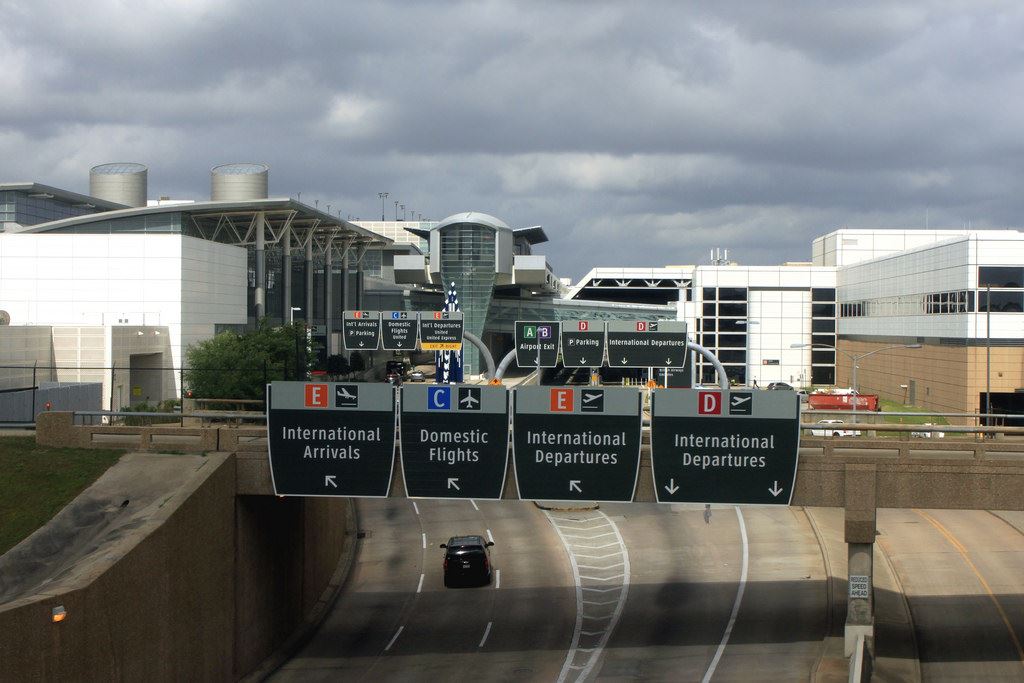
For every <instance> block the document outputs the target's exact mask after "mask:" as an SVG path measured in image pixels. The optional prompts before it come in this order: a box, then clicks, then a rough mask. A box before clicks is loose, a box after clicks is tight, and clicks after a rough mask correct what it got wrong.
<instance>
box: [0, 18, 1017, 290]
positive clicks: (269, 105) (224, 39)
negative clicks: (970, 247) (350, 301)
mask: <svg viewBox="0 0 1024 683" xmlns="http://www.w3.org/2000/svg"><path fill="white" fill-rule="evenodd" d="M836 6H837V3H822V2H816V1H808V2H798V1H795V0H794V1H790V2H771V3H768V2H751V1H749V0H748V1H744V2H739V1H736V2H730V1H727V0H718V1H716V2H714V3H708V2H693V3H685V2H665V3H656V2H650V3H642V2H623V1H619V2H607V3H604V2H594V1H587V2H584V1H582V0H579V1H573V2H563V3H558V2H552V1H550V0H547V1H544V2H536V3H533V2H517V3H511V2H479V3H475V2H474V3H468V2H467V3H455V2H451V3H449V2H426V1H417V2H381V3H368V2H352V3H344V2H331V1H324V2H307V3H283V2H257V1H254V0H246V1H245V2H240V1H236V2H227V1H224V2H202V1H200V0H179V1H175V0H160V1H159V2H155V1H154V2H143V1H140V2H131V3H125V2H121V1H117V2H115V1H111V0H92V1H90V2H80V1H79V0H70V1H47V2H36V1H34V0H32V1H22V0H16V1H12V0H0V10H2V12H0V16H2V17H3V19H2V20H0V68H2V69H3V77H2V83H3V86H2V88H0V181H23V180H30V181H36V182H41V183H46V184H50V185H56V186H59V187H64V188H67V189H71V190H76V191H79V192H87V191H88V171H89V168H90V167H91V166H93V165H95V164H98V163H103V162H110V161H138V162H141V163H144V164H146V165H147V166H148V167H149V194H150V197H156V196H158V195H170V196H174V197H183V198H195V199H206V198H208V197H209V169H210V167H211V166H214V165H216V164H218V163H224V162H232V161H262V162H266V163H268V164H270V166H271V171H270V191H271V195H272V196H286V195H291V196H295V195H296V193H298V192H301V193H302V199H303V201H307V202H308V203H310V204H312V202H313V200H314V199H318V200H319V202H320V207H321V208H324V207H325V205H326V204H327V203H330V204H331V205H332V210H333V211H336V210H338V209H341V210H342V215H343V217H347V216H349V215H351V216H353V217H360V218H363V219H374V218H375V219H379V218H380V212H381V206H380V200H379V199H378V198H377V193H378V192H381V191H387V192H389V193H390V194H391V196H390V198H389V199H388V207H387V209H386V214H387V215H388V216H389V217H390V218H392V219H393V218H394V205H393V203H391V202H392V200H395V199H397V200H399V201H400V202H401V203H403V204H405V205H406V212H407V213H408V212H409V211H410V210H412V211H414V212H415V213H416V214H417V216H418V215H419V214H423V216H424V217H425V218H431V219H440V218H443V217H445V216H448V215H450V214H452V213H456V212H459V211H467V210H475V211H483V212H486V213H490V214H493V215H495V216H497V217H499V218H501V219H503V220H504V221H506V222H507V223H509V224H510V225H512V226H513V227H524V226H529V225H537V224H540V225H543V226H544V228H545V230H546V231H547V234H548V236H549V237H550V238H551V241H550V243H548V244H546V245H544V246H543V247H542V248H541V249H540V250H541V251H543V252H545V253H546V254H547V255H548V258H549V261H550V262H551V263H552V264H553V265H554V266H555V269H556V272H558V273H559V274H560V275H562V276H571V277H573V278H574V279H576V278H578V277H579V276H581V275H583V274H584V273H585V272H586V271H587V270H589V269H590V268H591V267H594V266H661V265H668V264H687V263H706V262H707V261H708V250H709V248H711V247H716V246H717V247H724V248H728V249H729V253H730V257H732V258H734V259H735V260H738V261H739V262H741V263H744V264H772V263H780V262H782V261H787V260H791V261H792V260H809V259H810V242H811V240H812V239H813V238H814V237H815V236H818V235H821V234H824V233H826V232H829V231H831V230H834V229H836V228H839V227H844V226H848V227H851V228H853V227H882V228H886V227H924V225H925V221H926V214H927V220H928V223H929V225H930V226H931V227H932V228H938V227H950V228H960V227H964V226H965V225H967V224H968V223H969V224H971V225H973V226H974V227H975V228H978V227H998V228H1002V227H1019V226H1020V225H1021V223H1022V222H1024V220H1022V218H1021V217H1022V215H1024V214H1022V209H1024V123H1022V122H1024V3H1021V2H1020V1H1019V0H1013V1H1009V2H990V1H987V0H963V1H959V2H958V1H949V2H931V3H929V2H912V3H898V2H893V1H891V0H883V1H880V2H872V1H870V0H867V1H862V2H857V3H849V8H848V9H837V8H836Z"/></svg>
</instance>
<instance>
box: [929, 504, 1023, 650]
mask: <svg viewBox="0 0 1024 683" xmlns="http://www.w3.org/2000/svg"><path fill="white" fill-rule="evenodd" d="M914 512H916V513H917V514H919V515H921V516H922V517H924V518H925V519H926V520H928V522H929V523H930V524H931V525H932V526H933V527H935V528H936V530H938V532H939V533H940V534H942V535H943V536H945V537H946V540H947V541H949V543H950V545H952V546H953V547H954V548H956V551H957V552H958V553H960V557H962V558H963V561H964V562H966V563H967V566H968V567H970V569H971V571H972V572H974V575H975V576H976V577H977V578H978V582H979V583H981V585H982V587H983V588H984V589H985V592H986V593H988V597H989V600H991V601H992V604H993V605H995V607H996V611H998V612H999V616H1000V617H1002V619H1003V623H1004V624H1006V630H1007V631H1009V632H1010V639H1011V640H1013V645H1014V647H1016V648H1017V657H1018V658H1019V659H1020V661H1021V664H1024V647H1021V644H1020V639H1019V638H1018V637H1017V632H1016V631H1015V630H1013V624H1012V623H1011V622H1010V618H1009V617H1008V616H1006V612H1005V611H1004V610H1003V606H1002V604H1001V603H1000V602H999V598H997V597H996V594H995V593H994V592H993V591H992V587H991V586H989V585H988V581H986V580H985V577H984V576H982V575H981V572H980V571H978V568H977V567H976V566H975V565H974V562H972V561H971V558H970V557H968V551H967V548H965V547H964V546H963V544H961V543H960V541H958V540H957V539H956V537H955V536H954V535H953V534H952V532H950V531H949V530H948V529H947V528H946V527H944V526H943V525H942V523H941V522H940V521H939V520H937V519H935V518H934V517H932V516H931V515H929V514H928V513H926V512H923V511H922V510H916V509H915V510H914Z"/></svg>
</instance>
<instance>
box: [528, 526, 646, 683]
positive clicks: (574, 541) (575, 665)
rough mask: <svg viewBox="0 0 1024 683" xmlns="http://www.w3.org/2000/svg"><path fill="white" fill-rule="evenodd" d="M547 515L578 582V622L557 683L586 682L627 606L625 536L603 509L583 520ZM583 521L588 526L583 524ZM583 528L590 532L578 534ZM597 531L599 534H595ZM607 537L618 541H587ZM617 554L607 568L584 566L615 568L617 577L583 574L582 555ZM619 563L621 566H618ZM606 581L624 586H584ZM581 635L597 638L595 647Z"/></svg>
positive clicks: (627, 581)
mask: <svg viewBox="0 0 1024 683" xmlns="http://www.w3.org/2000/svg"><path fill="white" fill-rule="evenodd" d="M545 514H547V516H548V519H549V520H551V524H552V526H553V527H554V528H555V533H557V534H558V537H559V539H560V540H561V541H562V545H563V546H564V547H565V550H566V554H567V555H568V556H569V564H570V566H571V567H572V573H573V579H574V581H575V583H576V624H575V626H574V628H573V635H572V641H571V642H570V647H569V649H568V651H567V652H566V657H565V662H564V663H563V665H562V670H561V672H560V673H559V676H558V679H557V680H558V683H566V682H567V681H576V682H578V681H584V680H586V679H587V677H588V676H589V675H590V674H591V673H592V670H593V669H594V667H595V666H597V663H598V662H599V661H600V659H601V655H602V653H603V651H604V648H605V647H606V646H607V644H608V640H609V639H610V638H611V635H612V633H613V632H614V630H615V626H616V624H617V623H618V620H619V617H620V616H621V614H622V610H623V607H624V606H625V602H626V597H627V595H628V593H629V576H630V567H629V554H628V552H627V550H626V544H625V541H623V539H622V535H621V534H620V533H619V529H618V527H617V526H616V525H615V523H614V522H612V520H611V519H610V518H609V517H608V516H607V515H605V514H604V513H603V512H600V511H598V512H596V514H595V515H593V516H590V517H587V518H582V519H581V518H578V517H573V518H566V517H556V516H555V515H551V514H549V513H545ZM565 522H572V524H564V523H565ZM581 524H583V525H585V526H580V525H581ZM606 529H611V531H608V532H605V530H606ZM581 531H582V532H591V533H583V534H581V533H579V532H581ZM594 532H600V533H597V535H593V534H594ZM606 536H614V537H615V540H614V541H613V542H611V543H604V544H600V545H593V544H591V543H586V542H585V541H591V542H593V541H597V542H600V540H599V539H601V538H602V537H606ZM613 546H614V547H617V551H613V552H610V553H607V554H603V555H595V554H594V552H595V551H601V550H603V549H605V548H611V547H613ZM577 551H585V552H586V553H588V554H585V555H584V554H583V553H580V554H579V555H577ZM616 556H619V557H621V561H620V562H615V563H613V564H611V565H610V566H608V567H588V566H587V565H583V567H584V568H586V569H598V570H606V569H608V570H615V571H616V575H615V576H609V577H598V576H587V575H583V574H581V573H580V568H581V565H580V564H579V562H578V559H577V558H579V557H588V558H595V557H599V558H600V559H605V558H608V557H616ZM620 566H621V569H619V567H620ZM607 581H619V582H621V585H618V586H611V587H608V588H593V587H591V586H589V585H584V583H585V582H588V583H590V582H607ZM584 591H593V592H596V593H608V592H611V591H616V592H617V593H618V595H617V596H616V599H615V600H611V601H606V602H599V601H594V600H584V599H583V595H584ZM611 605H615V607H614V609H612V610H610V612H611V613H607V612H609V610H608V609H607V608H608V607H609V606H611ZM597 610H601V611H602V612H603V613H602V614H589V613H588V612H589V611H597ZM584 622H587V625H588V626H589V628H590V630H586V631H584V629H583V624H584ZM595 622H597V623H595ZM582 636H586V637H588V638H597V639H598V640H597V643H596V644H595V645H594V647H581V646H580V645H581V644H580V638H581V637H582Z"/></svg>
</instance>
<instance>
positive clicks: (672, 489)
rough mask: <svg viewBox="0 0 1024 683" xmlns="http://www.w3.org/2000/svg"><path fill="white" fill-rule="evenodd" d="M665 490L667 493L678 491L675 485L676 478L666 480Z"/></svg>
mask: <svg viewBox="0 0 1024 683" xmlns="http://www.w3.org/2000/svg"><path fill="white" fill-rule="evenodd" d="M665 490H666V491H668V492H669V493H675V492H676V491H678V490H679V487H678V486H676V480H675V479H669V480H668V486H666V487H665Z"/></svg>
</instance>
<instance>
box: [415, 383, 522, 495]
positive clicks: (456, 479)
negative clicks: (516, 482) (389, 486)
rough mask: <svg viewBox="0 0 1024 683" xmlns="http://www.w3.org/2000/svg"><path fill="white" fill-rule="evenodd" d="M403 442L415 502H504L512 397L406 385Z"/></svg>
mask: <svg viewBox="0 0 1024 683" xmlns="http://www.w3.org/2000/svg"><path fill="white" fill-rule="evenodd" d="M401 438H402V441H401V443H402V449H401V451H402V473H403V474H404V478H405V491H406V495H408V496H409V497H410V498H481V499H487V498H490V499H498V498H501V492H502V489H503V488H504V486H505V471H506V469H507V466H508V391H507V390H506V389H505V387H499V386H478V385H467V384H440V385H426V384H406V385H405V386H403V387H402V427H401Z"/></svg>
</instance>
